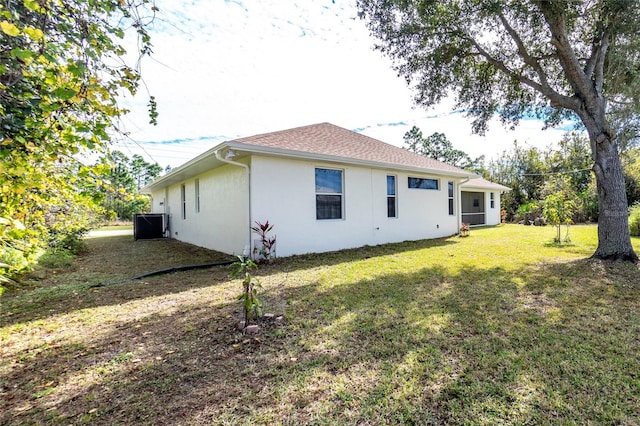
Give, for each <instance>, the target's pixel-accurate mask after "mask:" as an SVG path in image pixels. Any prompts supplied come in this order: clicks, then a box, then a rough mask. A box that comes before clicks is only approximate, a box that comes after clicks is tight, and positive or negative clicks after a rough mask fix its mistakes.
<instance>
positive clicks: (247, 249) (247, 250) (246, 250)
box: [214, 148, 253, 257]
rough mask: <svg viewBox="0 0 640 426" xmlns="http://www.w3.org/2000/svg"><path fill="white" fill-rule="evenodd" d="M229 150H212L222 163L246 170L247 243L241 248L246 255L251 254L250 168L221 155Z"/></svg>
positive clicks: (226, 153)
mask: <svg viewBox="0 0 640 426" xmlns="http://www.w3.org/2000/svg"><path fill="white" fill-rule="evenodd" d="M230 151H231V149H230V148H226V149H225V148H223V149H217V150H216V151H214V154H215V156H216V158H217V159H218V160H219V161H222V162H223V163H227V164H231V165H233V166H238V167H242V168H244V169H245V170H246V172H247V218H248V219H249V224H248V226H247V232H248V235H247V245H246V246H245V247H244V249H243V250H242V255H243V256H245V257H246V256H250V254H251V224H252V223H253V222H252V221H251V168H250V167H249V166H248V165H247V164H244V163H239V162H237V161H233V160H231V159H228V158H225V157H224V156H223V155H222V153H223V152H224V154H225V155H228V154H229V152H230ZM232 158H233V157H232Z"/></svg>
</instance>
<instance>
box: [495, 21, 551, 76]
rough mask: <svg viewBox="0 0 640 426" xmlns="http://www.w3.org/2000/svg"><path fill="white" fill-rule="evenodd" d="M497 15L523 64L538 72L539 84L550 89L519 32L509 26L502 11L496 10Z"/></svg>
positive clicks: (541, 70)
mask: <svg viewBox="0 0 640 426" xmlns="http://www.w3.org/2000/svg"><path fill="white" fill-rule="evenodd" d="M498 17H499V18H500V22H502V26H503V27H504V29H505V30H507V33H508V34H509V36H510V37H511V39H512V40H513V41H514V42H515V44H516V46H517V47H518V55H520V57H521V58H522V60H523V61H524V63H525V64H527V65H529V66H530V67H531V68H533V70H534V71H535V72H536V74H538V77H539V78H540V84H541V85H542V86H543V87H545V88H547V89H551V88H550V87H549V83H548V82H547V74H546V73H545V72H544V70H543V69H542V67H541V66H540V63H539V62H538V60H537V59H536V58H534V57H533V56H531V55H530V54H529V52H528V51H527V48H526V47H525V45H524V43H523V42H522V38H521V37H520V34H518V32H517V31H516V30H515V29H514V28H513V27H512V26H511V24H510V23H509V21H507V18H506V17H505V16H504V14H503V13H502V12H498Z"/></svg>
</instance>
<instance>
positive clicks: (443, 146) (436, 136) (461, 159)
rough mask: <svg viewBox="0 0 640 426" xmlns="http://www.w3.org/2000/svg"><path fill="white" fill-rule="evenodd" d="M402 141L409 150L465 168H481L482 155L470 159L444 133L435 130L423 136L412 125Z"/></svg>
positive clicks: (420, 131)
mask: <svg viewBox="0 0 640 426" xmlns="http://www.w3.org/2000/svg"><path fill="white" fill-rule="evenodd" d="M403 140H404V143H405V145H406V147H407V149H408V150H409V151H413V152H416V153H418V154H421V155H424V156H426V157H429V158H433V159H435V160H438V161H442V162H443V163H447V164H451V165H453V166H456V167H460V168H463V169H467V170H477V169H479V168H481V166H482V162H483V161H484V156H481V157H479V158H476V159H471V157H469V154H467V153H466V152H464V151H462V150H460V149H456V148H454V147H453V143H451V141H450V140H449V139H447V136H446V135H445V134H444V133H439V132H435V133H432V134H431V135H429V136H427V137H424V136H423V135H422V130H420V129H419V128H418V127H416V126H413V127H412V128H411V129H410V130H409V131H408V132H407V133H405V134H404V136H403Z"/></svg>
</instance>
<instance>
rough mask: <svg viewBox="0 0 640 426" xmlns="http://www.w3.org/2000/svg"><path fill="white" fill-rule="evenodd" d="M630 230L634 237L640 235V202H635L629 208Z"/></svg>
mask: <svg viewBox="0 0 640 426" xmlns="http://www.w3.org/2000/svg"><path fill="white" fill-rule="evenodd" d="M629 232H630V233H631V235H632V236H634V237H640V203H635V204H634V205H633V206H631V209H629Z"/></svg>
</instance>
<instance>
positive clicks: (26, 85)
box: [0, 0, 157, 272]
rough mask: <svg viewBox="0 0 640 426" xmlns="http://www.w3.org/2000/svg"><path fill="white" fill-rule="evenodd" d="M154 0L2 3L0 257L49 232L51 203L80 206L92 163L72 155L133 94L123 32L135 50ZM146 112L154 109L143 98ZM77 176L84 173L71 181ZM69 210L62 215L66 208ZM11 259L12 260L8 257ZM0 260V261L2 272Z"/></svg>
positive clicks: (110, 129)
mask: <svg viewBox="0 0 640 426" xmlns="http://www.w3.org/2000/svg"><path fill="white" fill-rule="evenodd" d="M155 10H156V9H155V6H154V5H153V2H152V0H122V1H113V0H91V1H85V0H55V1H53V0H8V1H3V2H2V3H0V218H2V219H1V220H0V264H1V263H5V269H6V265H9V264H10V263H11V262H10V261H9V260H7V259H8V257H13V255H11V256H10V255H8V254H7V253H9V252H10V253H14V252H15V251H16V250H17V251H18V252H21V253H26V252H30V251H33V250H35V249H36V248H38V247H39V246H41V245H42V244H43V243H44V242H46V241H47V240H48V235H49V234H50V233H49V231H50V230H51V229H52V224H51V220H52V218H53V217H54V216H56V215H53V214H52V213H53V212H61V211H62V212H64V211H69V210H74V211H79V210H78V209H80V207H81V206H82V205H87V203H89V201H88V200H89V199H90V197H89V198H86V197H85V198H79V197H82V196H84V195H86V193H85V192H84V191H83V190H82V188H83V187H87V186H89V185H91V184H90V182H89V181H90V180H91V176H92V175H93V173H92V171H91V170H90V168H87V167H84V166H81V165H78V164H77V161H76V159H75V155H76V154H78V153H80V152H85V151H95V150H102V149H103V148H105V147H106V146H107V144H108V142H109V140H110V138H111V136H112V135H113V133H114V132H117V131H118V128H117V118H118V117H119V116H120V115H121V114H122V113H123V112H124V111H123V110H122V109H121V108H120V107H119V106H118V103H117V99H118V96H119V95H121V94H122V93H123V92H124V93H126V92H128V93H131V94H133V93H135V91H136V90H137V87H138V84H139V80H140V74H139V71H138V63H133V64H127V63H126V62H125V61H124V59H123V58H124V57H125V54H126V50H125V48H124V47H123V45H124V37H125V34H126V33H127V32H133V33H134V34H136V35H137V37H138V48H139V55H140V56H142V55H146V54H149V53H150V52H151V44H150V38H149V35H148V33H147V31H146V28H147V25H148V24H149V22H150V21H151V20H152V19H153V15H154V13H155ZM150 105H151V111H150V114H151V117H152V120H154V119H155V117H156V115H157V114H156V112H155V103H154V101H153V99H152V100H151V103H150ZM79 180H85V182H79ZM67 218H68V216H67ZM9 266H11V265H9ZM1 270H2V267H1V265H0V272H1Z"/></svg>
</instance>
